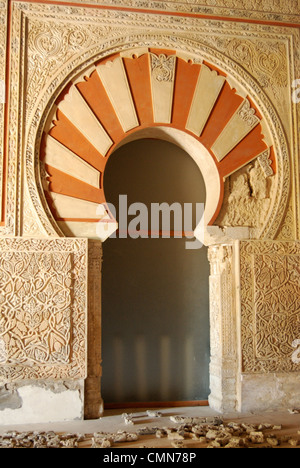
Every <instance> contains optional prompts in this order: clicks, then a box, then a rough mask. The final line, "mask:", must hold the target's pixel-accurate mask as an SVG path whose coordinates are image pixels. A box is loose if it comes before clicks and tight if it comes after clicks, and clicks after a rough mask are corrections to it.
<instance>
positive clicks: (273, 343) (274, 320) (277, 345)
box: [240, 241, 300, 373]
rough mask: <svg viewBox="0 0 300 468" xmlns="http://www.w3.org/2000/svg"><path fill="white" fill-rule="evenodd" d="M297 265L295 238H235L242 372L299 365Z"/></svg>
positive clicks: (299, 251) (299, 260)
mask: <svg viewBox="0 0 300 468" xmlns="http://www.w3.org/2000/svg"><path fill="white" fill-rule="evenodd" d="M299 265H300V243H299V242H280V241H277V242H267V241H266V242H260V241H255V242H241V249H240V268H241V271H240V278H241V280H240V281H241V341H242V372H245V373H247V372H250V373H252V372H255V373H265V372H284V371H299V370H300V365H299V364H298V363H297V362H296V361H295V360H293V359H292V357H293V353H294V352H295V349H294V347H293V342H295V340H298V339H299V338H300V269H299Z"/></svg>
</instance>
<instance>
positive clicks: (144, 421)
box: [0, 407, 300, 449]
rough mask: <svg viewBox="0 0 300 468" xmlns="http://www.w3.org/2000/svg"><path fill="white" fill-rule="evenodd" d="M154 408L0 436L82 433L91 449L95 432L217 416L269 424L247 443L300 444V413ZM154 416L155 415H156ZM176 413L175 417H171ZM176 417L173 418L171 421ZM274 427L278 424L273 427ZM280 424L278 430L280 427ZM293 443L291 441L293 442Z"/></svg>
mask: <svg viewBox="0 0 300 468" xmlns="http://www.w3.org/2000/svg"><path fill="white" fill-rule="evenodd" d="M150 409H152V410H155V411H157V412H158V413H159V414H158V416H159V417H153V415H152V416H151V415H150V416H149V414H148V413H147V409H136V408H135V409H130V408H126V409H124V410H106V411H105V413H104V416H103V417H102V418H101V419H98V420H88V421H64V422H57V423H55V422H52V423H47V424H41V423H40V424H26V425H14V426H2V427H0V438H1V435H2V436H3V434H5V433H7V432H8V431H16V432H18V433H22V432H26V431H54V432H55V433H57V434H82V435H83V436H84V437H83V438H82V440H80V441H79V443H78V446H79V447H82V448H90V447H91V446H92V439H93V436H94V433H100V432H103V433H107V434H113V433H114V434H115V433H116V432H120V431H125V432H127V433H139V431H140V430H141V429H142V428H145V427H147V428H158V429H159V428H161V429H162V428H169V429H171V430H172V429H178V427H179V426H180V425H181V424H180V423H179V422H178V419H182V418H206V419H207V421H208V424H209V421H211V420H213V419H214V417H216V416H218V417H221V418H222V419H223V422H224V425H226V424H228V423H230V422H236V423H239V424H242V423H245V424H248V425H249V424H253V425H255V424H257V425H259V424H266V425H267V427H268V425H271V427H269V428H268V429H267V430H265V431H264V434H265V442H264V444H254V445H252V444H250V446H253V447H255V448H259V447H261V446H269V445H270V444H268V443H267V436H268V434H275V436H276V437H277V439H278V440H280V444H279V445H278V447H276V448H300V445H291V442H290V440H291V439H292V440H294V441H298V443H299V444H300V413H293V414H292V413H290V411H284V412H283V411H282V412H279V411H268V412H265V413H258V414H254V413H252V414H236V413H235V414H228V415H222V416H221V415H220V414H219V413H216V412H214V411H213V410H211V409H210V408H209V407H180V408H149V410H150ZM124 413H126V414H130V418H131V424H126V422H125V419H124ZM156 416H157V415H156ZM175 416H177V420H176V418H174V417H175ZM174 419H175V421H174ZM274 426H278V427H276V428H275V429H274ZM279 426H280V429H279ZM295 443H296V442H294V444H295ZM181 444H182V447H183V448H190V449H193V448H206V447H208V446H209V445H211V443H209V441H203V440H202V441H199V440H193V439H192V438H190V437H185V438H184V440H182V441H181ZM174 446H175V444H174V440H171V438H168V437H163V438H158V437H157V436H156V434H153V435H139V438H138V440H136V441H133V442H123V443H118V444H113V448H174Z"/></svg>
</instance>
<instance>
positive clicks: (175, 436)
mask: <svg viewBox="0 0 300 468" xmlns="http://www.w3.org/2000/svg"><path fill="white" fill-rule="evenodd" d="M168 439H170V440H172V439H177V440H184V436H183V435H182V434H179V433H178V432H177V431H169V432H168Z"/></svg>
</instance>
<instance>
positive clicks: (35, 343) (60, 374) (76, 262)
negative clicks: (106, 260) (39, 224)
mask: <svg viewBox="0 0 300 468" xmlns="http://www.w3.org/2000/svg"><path fill="white" fill-rule="evenodd" d="M0 252H1V253H0V290H1V295H0V350H1V351H0V381H1V383H5V382H14V381H20V380H24V379H30V378H31V379H49V378H51V379H78V378H84V377H85V376H86V319H87V262H88V260H87V258H88V256H87V241H86V240H84V239H82V240H79V239H52V240H37V239H36V240H35V239H22V238H10V239H7V238H2V239H0Z"/></svg>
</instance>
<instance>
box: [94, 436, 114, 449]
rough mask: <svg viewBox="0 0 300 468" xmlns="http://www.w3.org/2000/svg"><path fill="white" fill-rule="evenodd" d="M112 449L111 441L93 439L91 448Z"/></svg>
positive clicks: (107, 439)
mask: <svg viewBox="0 0 300 468" xmlns="http://www.w3.org/2000/svg"><path fill="white" fill-rule="evenodd" d="M110 447H112V440H111V439H109V438H107V437H98V438H97V437H93V438H92V447H91V448H110Z"/></svg>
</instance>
